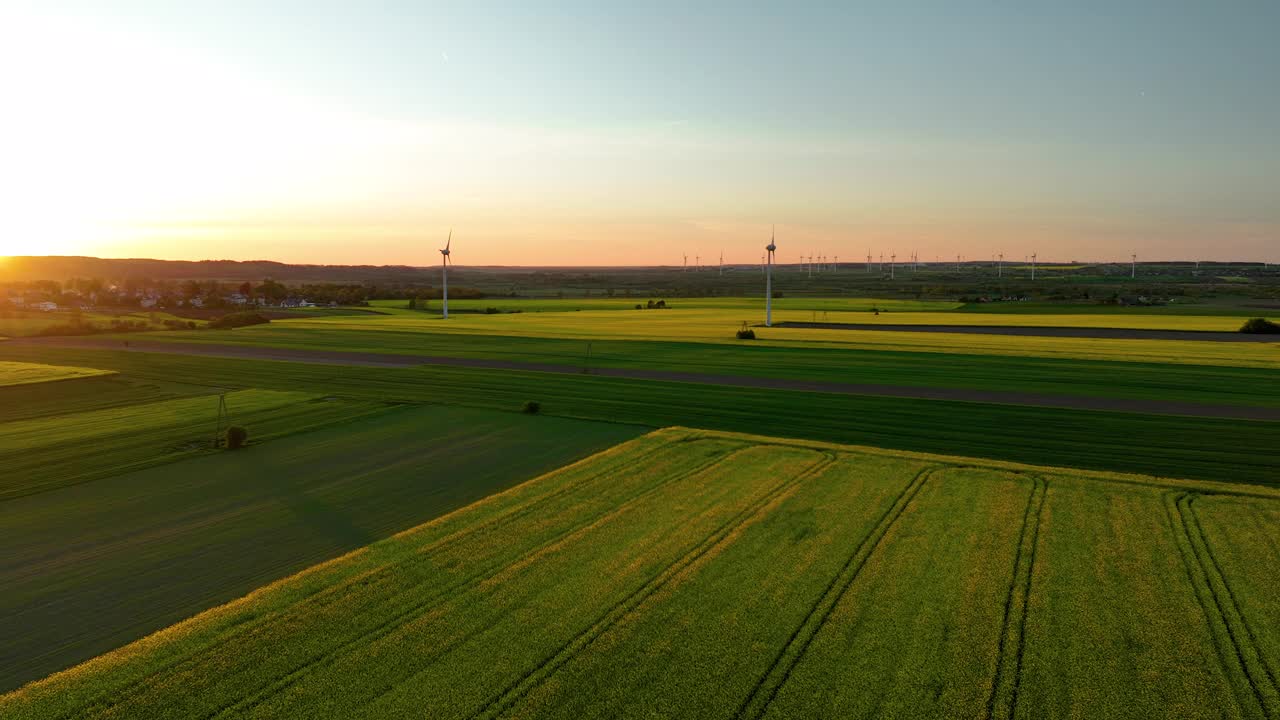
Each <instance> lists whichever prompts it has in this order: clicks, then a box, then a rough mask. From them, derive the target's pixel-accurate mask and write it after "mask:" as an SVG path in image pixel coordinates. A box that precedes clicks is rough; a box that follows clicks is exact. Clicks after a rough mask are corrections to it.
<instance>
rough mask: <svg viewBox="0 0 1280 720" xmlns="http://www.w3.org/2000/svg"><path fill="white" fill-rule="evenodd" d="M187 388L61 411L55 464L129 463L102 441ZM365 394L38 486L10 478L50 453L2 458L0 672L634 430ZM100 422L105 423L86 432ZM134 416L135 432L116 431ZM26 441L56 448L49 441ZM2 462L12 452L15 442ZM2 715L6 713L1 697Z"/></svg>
mask: <svg viewBox="0 0 1280 720" xmlns="http://www.w3.org/2000/svg"><path fill="white" fill-rule="evenodd" d="M306 397H307V396H297V395H296V394H292V393H268V392H264V391H253V392H246V393H233V394H232V395H231V396H229V398H228V402H229V404H231V405H232V407H233V408H236V407H238V408H239V409H240V411H243V412H246V413H248V408H249V407H251V406H252V407H257V408H259V409H260V410H261V411H263V413H267V412H271V411H272V409H274V410H276V411H282V410H283V411H288V410H290V409H296V408H299V407H300V406H299V403H301V407H307V406H311V407H315V406H313V405H311V404H310V403H308V402H307V400H306ZM200 400H201V402H205V401H208V400H210V398H201V399H200ZM186 402H187V401H170V402H166V403H160V404H158V405H152V406H142V407H141V408H139V410H140V412H138V413H137V414H135V415H131V416H129V417H127V418H125V419H121V420H115V421H111V422H107V421H105V420H104V419H103V418H100V417H99V418H95V421H94V422H92V423H87V425H88V430H89V431H90V434H88V435H85V434H84V433H85V432H86V430H85V428H84V427H83V426H75V425H72V424H69V423H66V422H65V421H63V424H61V425H58V426H55V428H56V430H57V431H58V433H59V438H51V439H49V440H48V443H47V445H50V446H58V445H60V444H62V443H63V442H64V441H63V440H62V439H61V438H62V437H64V436H67V435H68V434H69V435H71V436H73V437H77V438H79V440H78V441H75V442H71V443H69V445H70V447H71V448H74V449H77V450H79V454H80V457H79V458H75V457H67V458H65V459H63V462H62V465H64V466H65V465H67V464H69V463H72V462H75V461H77V460H78V461H79V462H80V463H81V465H82V466H89V465H98V464H101V465H104V466H115V467H117V468H118V467H120V466H125V467H127V466H128V465H129V464H131V463H129V462H128V461H126V462H123V463H122V462H120V461H119V460H118V459H117V458H116V456H115V455H114V454H113V453H111V452H109V451H108V452H103V451H102V449H101V448H108V449H110V448H111V447H112V446H115V445H121V444H126V443H128V444H129V446H130V448H132V444H133V443H135V442H140V443H143V444H145V441H146V440H147V439H148V438H151V439H154V436H155V435H157V434H161V433H162V431H163V432H172V431H173V430H175V429H177V427H179V426H174V425H173V424H172V423H171V418H172V417H173V416H174V415H175V414H176V415H181V414H184V413H186V412H188V409H187V407H186V404H185V403H186ZM326 407H329V406H326ZM366 408H367V406H362V405H360V404H356V403H345V404H339V405H335V406H332V408H331V409H332V410H333V411H336V412H338V413H340V414H344V415H345V414H349V415H350V416H351V418H349V419H350V421H349V422H343V423H342V424H332V423H331V424H329V425H327V426H325V427H323V428H320V429H318V430H315V431H313V432H307V433H302V434H295V435H292V436H290V437H287V438H282V439H277V440H273V441H272V442H269V443H265V444H263V445H257V446H252V447H250V448H247V449H245V450H242V451H236V452H221V453H218V454H206V455H202V456H199V457H193V458H190V459H187V460H184V461H181V462H176V463H170V464H165V465H160V466H155V467H149V468H147V469H143V470H137V471H132V472H123V473H122V472H119V470H117V471H116V472H114V473H113V474H112V475H111V476H110V477H104V478H101V479H97V480H95V481H93V482H84V483H81V484H77V485H74V486H67V485H62V486H60V487H56V488H55V489H49V487H50V486H51V485H52V484H53V483H52V481H50V482H49V483H42V484H41V487H42V488H45V492H41V493H39V494H36V495H29V496H26V497H16V498H15V497H12V495H13V493H16V492H21V491H22V490H23V489H24V488H22V487H20V486H19V487H15V485H16V484H17V483H16V481H15V475H16V477H17V478H20V477H22V476H23V475H25V474H26V473H27V472H29V471H34V470H43V468H31V467H29V466H24V467H19V468H18V469H19V471H20V472H19V473H16V474H15V473H13V472H6V473H5V475H4V477H5V478H6V484H7V489H8V490H10V491H11V493H10V495H9V496H8V497H7V498H6V499H4V500H0V548H3V552H2V553H0V587H3V588H4V591H3V592H0V637H3V638H5V641H4V642H3V643H0V690H9V689H12V688H14V687H17V686H18V685H20V684H22V683H23V682H26V681H29V680H34V679H36V678H39V677H43V676H44V675H47V674H48V673H50V672H53V671H56V670H60V669H62V668H65V667H68V666H70V665H73V664H75V663H78V662H81V661H83V660H86V659H88V658H90V657H93V656H94V655H96V654H98V653H101V652H105V651H107V650H110V649H112V648H115V647H119V646H120V645H122V644H125V643H127V642H129V641H132V640H135V639H137V638H139V637H141V636H143V635H146V634H147V633H149V632H152V631H155V630H157V629H159V628H162V627H164V626H166V625H169V624H170V623H173V622H176V621H178V620H181V619H183V618H185V617H188V616H190V615H191V614H193V613H196V612H199V611H201V610H204V609H205V608H208V607H210V606H212V605H216V604H218V603H221V602H225V601H227V600H231V599H233V598H235V597H237V596H239V595H242V594H244V593H246V592H249V591H250V590H253V589H254V588H256V587H258V586H260V585H263V584H265V583H268V582H271V581H272V580H275V579H277V578H279V577H282V576H284V575H287V574H289V573H292V572H296V571H298V570H301V569H303V568H305V567H308V566H310V565H312V564H314V563H317V562H321V561H324V560H327V559H329V558H331V557H334V556H335V555H338V554H341V553H343V552H346V551H349V550H353V549H355V548H358V547H361V546H363V545H366V544H368V543H370V542H372V541H374V540H377V539H380V538H384V537H387V536H389V535H391V534H393V533H395V532H398V531H400V530H404V529H405V528H408V527H412V526H413V525H416V524H418V523H421V522H425V521H427V520H429V519H431V518H433V517H436V516H437V515H440V514H442V513H445V512H448V511H451V510H454V509H456V508H458V507H461V506H463V505H466V504H467V503H470V502H472V501H474V500H478V499H480V498H482V497H484V496H486V495H488V494H490V493H492V492H495V491H498V490H502V489H504V488H506V487H509V486H511V485H513V484H515V483H518V482H522V481H524V480H527V479H528V478H530V477H533V476H535V475H538V474H540V473H543V472H546V471H548V470H551V469H554V468H556V467H559V466H561V465H563V464H564V463H567V462H571V461H573V460H576V459H578V458H579V457H582V456H584V455H587V454H590V453H592V452H595V451H598V450H601V449H603V448H606V447H609V446H611V445H613V444H615V443H617V442H620V441H623V440H627V439H629V438H632V437H635V436H636V435H637V434H639V433H640V432H642V431H643V429H641V428H636V427H633V426H627V425H620V424H616V423H593V422H584V421H578V420H567V419H562V418H555V417H533V416H527V415H521V414H518V413H498V412H491V411H485V410H472V409H465V408H448V407H441V406H430V407H421V406H399V407H395V408H389V409H387V410H385V411H382V412H376V413H373V414H366V415H364V416H363V417H358V416H359V414H360V412H361V411H362V410H363V409H366ZM142 411H145V412H142ZM91 415H92V413H91ZM281 418H282V419H287V418H293V419H298V416H297V415H293V414H288V415H284V416H281ZM303 419H304V420H305V419H306V418H303ZM259 420H260V421H261V420H263V417H261V416H260V417H259ZM260 425H261V422H255V423H253V424H251V425H250V427H251V428H253V427H258V426H260ZM0 427H4V426H3V425H0ZM99 427H107V428H110V430H111V431H112V433H113V434H112V435H111V436H109V437H105V438H104V437H102V436H100V435H99V436H95V435H93V434H91V433H92V431H93V430H95V429H97V428H99ZM130 428H132V429H133V431H134V433H135V434H136V435H137V438H134V437H128V436H126V435H125V433H126V432H127V431H128V430H129V429H130ZM11 440H12V436H11V435H10V436H6V441H11ZM85 447H93V448H95V451H94V452H84V451H83V449H84V448H85ZM29 452H31V453H33V454H36V455H38V456H40V457H56V455H54V453H53V452H51V451H50V449H49V447H47V446H41V447H30V448H29ZM129 457H130V458H132V457H134V456H133V455H130V456H129ZM4 462H5V463H6V467H8V468H12V467H13V466H12V464H11V463H12V462H13V458H11V457H9V456H5V459H4ZM72 472H73V471H71V470H66V471H64V474H62V475H52V474H50V475H48V476H47V477H52V478H68V477H72ZM27 476H28V477H31V476H30V475H27ZM42 477H44V476H42ZM0 716H6V713H5V712H4V711H3V710H0Z"/></svg>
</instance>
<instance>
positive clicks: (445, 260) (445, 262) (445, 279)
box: [440, 228, 453, 320]
mask: <svg viewBox="0 0 1280 720" xmlns="http://www.w3.org/2000/svg"><path fill="white" fill-rule="evenodd" d="M452 244H453V228H449V239H448V240H445V242H444V247H442V248H440V279H441V285H442V286H443V289H444V292H443V298H444V303H443V307H444V319H445V320H448V319H449V263H450V262H452V260H450V259H449V246H450V245H452Z"/></svg>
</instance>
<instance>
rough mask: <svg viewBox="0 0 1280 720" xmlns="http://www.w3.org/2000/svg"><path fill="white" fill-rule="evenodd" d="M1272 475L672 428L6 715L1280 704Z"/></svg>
mask: <svg viewBox="0 0 1280 720" xmlns="http://www.w3.org/2000/svg"><path fill="white" fill-rule="evenodd" d="M1277 501H1280V492H1277V491H1274V490H1268V489H1259V488H1252V487H1247V486H1237V485H1231V484H1227V483H1197V482H1189V481H1176V480H1160V479H1155V478H1150V477H1137V476H1119V475H1105V474H1098V473H1087V472H1080V471H1071V470H1066V469H1061V468H1052V467H1036V466H1026V465H1013V464H1007V463H994V462H989V461H978V460H968V459H959V458H949V457H942V456H936V455H918V454H909V453H895V452H886V451H881V450H872V449H868V448H863V447H851V446H840V445H829V444H823V443H816V442H811V441H786V440H777V439H769V438H762V437H758V436H745V435H736V434H723V433H709V432H703V431H692V430H684V429H678V428H673V429H667V430H662V431H658V432H654V433H650V434H648V435H645V436H643V437H640V438H638V439H635V440H632V441H630V442H627V443H625V444H623V445H620V446H617V447H614V448H612V449H610V450H607V451H604V452H602V453H600V454H597V455H595V456H593V457H591V458H589V459H587V460H585V461H582V462H577V463H574V464H571V465H568V466H566V467H564V468H562V469H560V470H557V471H555V472H552V473H550V474H547V475H544V476H542V477H540V478H538V479H536V480H534V481H531V482H528V483H524V484H522V485H519V486H517V487H514V488H511V489H509V490H507V491H504V492H501V493H499V494H496V495H492V496H490V497H488V498H486V499H484V500H481V501H479V502H477V503H474V504H472V505H470V506H468V507H466V508H464V509H462V510H459V511H457V512H453V513H451V514H448V515H445V516H443V517H440V518H438V519H436V520H433V521H431V522H428V523H426V524H424V525H421V526H419V527H416V528H414V529H412V530H410V531H408V532H405V533H402V534H400V535H397V536H395V537H393V538H390V539H387V540H384V541H381V542H378V543H374V544H373V545H370V546H368V547H367V548H365V549H363V550H360V551H357V552H354V553H351V554H349V555H347V556H344V557H342V558H340V559H338V560H335V561H332V562H328V563H324V564H321V565H318V566H316V567H313V568H311V569H309V570H307V571H305V572H302V573H301V574H298V575H295V576H293V577H290V578H288V579H285V580H282V581H280V582H276V583H273V584H271V585H268V586H266V587H264V588H262V589H259V590H257V591H255V592H253V593H250V594H249V595H247V596H245V597H243V598H241V599H239V600H235V601H234V602H230V603H228V604H226V605H223V606H220V607H217V608H214V609H212V610H209V611H208V612H205V613H203V614H201V615H198V616H196V617H194V618H192V619H190V620H188V621H185V622H182V623H180V624H177V625H174V626H172V627H170V628H168V629H165V630H163V631H161V632H158V633H156V634H154V635H152V636H150V637H147V638H145V639H143V640H140V641H138V642H136V643H133V644H131V645H128V646H126V647H124V648H121V649H120V650H117V651H115V652H111V653H108V654H106V655H102V656H100V657H98V658H96V659H94V660H92V661H89V662H87V663H85V664H83V665H80V666H78V667H75V668H72V669H70V670H68V671H66V672H63V673H59V674H56V675H54V676H52V677H50V678H48V679H46V680H43V681H40V682H37V683H34V684H31V685H28V686H26V687H25V688H23V689H21V690H19V691H17V692H14V693H11V694H8V695H5V696H3V697H0V715H3V716H4V717H6V718H41V719H44V718H72V717H74V718H108V717H111V718H131V717H139V718H141V717H146V718H188V717H206V716H218V715H225V716H235V717H282V716H288V717H313V716H328V717H350V718H357V717H406V716H426V717H433V718H474V717H499V716H501V717H535V716H536V717H566V718H590V717H602V718H606V717H607V718H612V717H652V716H682V717H699V718H703V717H726V718H728V717H743V718H746V717H749V718H757V717H778V718H783V717H797V716H823V717H863V716H868V715H871V714H879V715H899V716H913V717H943V716H946V717H1000V718H1005V717H1017V718H1033V717H1046V716H1048V717H1059V716H1077V717H1142V718H1154V717H1168V718H1197V717H1223V716H1226V717H1240V718H1265V717H1274V716H1275V715H1276V713H1277V712H1280V694H1278V693H1280V688H1277V686H1276V681H1275V671H1276V667H1275V662H1276V659H1277V658H1276V648H1277V647H1280V636H1278V635H1277V632H1278V631H1280V615H1278V614H1277V605H1276V600H1275V593H1274V592H1272V591H1271V590H1272V588H1271V587H1270V584H1271V583H1270V582H1269V580H1270V579H1271V578H1273V577H1274V576H1275V574H1276V573H1277V572H1280V552H1278V551H1277V546H1276V544H1275V542H1274V535H1273V534H1272V533H1270V532H1268V527H1269V526H1268V523H1274V522H1275V520H1276V519H1277V507H1280V506H1278V505H1276V503H1277ZM940 550H941V551H940Z"/></svg>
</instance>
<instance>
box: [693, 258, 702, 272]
mask: <svg viewBox="0 0 1280 720" xmlns="http://www.w3.org/2000/svg"><path fill="white" fill-rule="evenodd" d="M701 269H702V256H701V255H694V256H693V271H694V272H698V271H699V270H701Z"/></svg>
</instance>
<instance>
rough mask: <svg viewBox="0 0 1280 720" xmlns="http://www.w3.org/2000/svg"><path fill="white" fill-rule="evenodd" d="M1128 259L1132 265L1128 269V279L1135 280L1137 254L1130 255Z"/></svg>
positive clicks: (1136, 275)
mask: <svg viewBox="0 0 1280 720" xmlns="http://www.w3.org/2000/svg"><path fill="white" fill-rule="evenodd" d="M1129 258H1130V260H1131V261H1132V262H1133V265H1132V266H1130V268H1129V277H1130V278H1137V277H1138V253H1134V254H1132V255H1130V256H1129Z"/></svg>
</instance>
